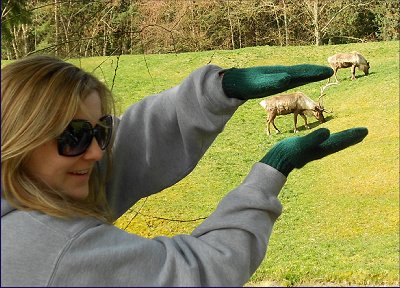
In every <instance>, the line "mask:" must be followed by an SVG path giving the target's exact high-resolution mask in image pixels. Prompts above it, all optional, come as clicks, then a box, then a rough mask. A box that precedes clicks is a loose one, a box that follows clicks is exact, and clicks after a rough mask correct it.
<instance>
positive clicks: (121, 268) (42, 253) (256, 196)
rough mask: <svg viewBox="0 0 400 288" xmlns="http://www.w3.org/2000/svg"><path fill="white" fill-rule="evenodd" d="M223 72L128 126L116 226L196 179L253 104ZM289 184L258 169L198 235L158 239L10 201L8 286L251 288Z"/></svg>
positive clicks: (178, 92) (4, 271)
mask: <svg viewBox="0 0 400 288" xmlns="http://www.w3.org/2000/svg"><path fill="white" fill-rule="evenodd" d="M219 71H221V68H219V67H217V66H213V65H207V66H205V67H202V68H200V69H198V70H196V71H194V72H193V73H192V74H191V75H190V76H189V77H188V78H186V79H185V80H184V81H183V82H182V83H181V84H180V85H178V86H176V87H174V88H172V89H169V90H166V91H163V92H161V93H159V94H157V95H152V96H149V97H146V98H145V99H143V100H142V101H140V102H138V103H136V104H134V105H132V106H131V107H129V108H128V109H127V111H126V112H125V113H124V115H123V116H122V117H121V119H120V121H119V125H118V128H117V129H116V138H115V142H114V143H113V167H112V173H113V174H112V178H111V180H110V182H109V183H108V185H107V195H108V199H109V203H110V205H111V207H112V209H113V212H114V216H115V219H117V218H118V217H119V216H121V215H122V214H123V213H125V212H126V211H127V210H128V209H129V208H130V207H131V206H132V205H133V204H135V203H136V202H137V201H138V200H139V199H141V198H143V197H146V196H149V195H152V194H154V193H157V192H160V191H161V190H163V189H165V188H166V187H169V186H171V185H173V184H175V183H176V182H178V181H179V180H181V179H182V178H183V177H185V176H186V175H187V174H189V173H190V172H191V171H192V170H193V169H194V167H195V166H196V164H197V163H198V161H199V160H200V159H201V157H202V156H203V155H204V153H205V152H206V150H207V149H208V148H209V147H210V145H211V144H212V142H213V141H214V139H215V138H216V137H217V135H218V134H219V133H220V132H221V131H222V130H223V129H224V126H225V124H226V122H227V121H228V120H229V119H230V117H231V116H232V115H233V113H234V112H235V111H236V109H237V108H238V107H239V106H240V105H241V104H243V102H244V101H241V100H238V99H232V98H228V97H226V96H225V94H224V92H223V90H222V85H221V80H222V79H221V76H219V74H218V72H219ZM285 181H286V177H285V176H284V175H283V174H281V173H280V172H279V171H277V170H275V169H274V168H272V167H270V166H268V165H266V164H263V163H259V162H257V163H256V164H254V166H253V167H252V168H251V171H250V172H249V174H248V176H247V177H246V178H245V179H244V180H243V182H242V184H240V185H239V186H238V187H237V188H236V189H234V190H233V191H231V192H229V193H228V194H227V195H226V196H225V197H224V198H223V199H222V201H221V202H220V203H219V205H218V207H217V208H216V210H215V211H214V212H213V213H212V214H211V215H210V216H209V217H208V218H207V219H206V220H205V221H204V222H203V223H201V224H200V225H199V226H198V227H197V228H196V229H195V230H194V231H193V232H192V233H191V234H190V235H176V236H174V237H163V236H160V237H155V238H152V239H148V238H143V237H140V236H138V235H134V234H131V233H127V232H125V231H123V230H121V229H118V228H117V227H115V226H113V225H111V224H107V223H103V222H101V221H99V220H97V219H94V218H89V217H88V218H74V219H69V220H62V219H59V218H56V217H51V216H48V215H46V214H43V213H40V212H35V211H20V210H16V209H14V208H13V207H11V206H10V205H9V204H8V203H7V201H5V200H4V199H3V198H1V286H30V287H32V286H69V287H71V286H80V287H83V286H89V287H94V286H119V287H121V286H123V287H126V286H242V285H244V284H245V283H246V282H247V281H248V280H249V278H250V276H251V275H252V274H253V273H254V272H255V270H256V269H257V267H258V266H259V265H260V263H261V261H262V260H263V259H264V257H265V253H266V249H267V245H268V240H269V237H270V234H271V231H272V227H273V224H274V222H275V220H276V219H277V217H278V216H279V215H280V213H281V210H282V207H281V204H280V202H279V200H278V199H277V195H278V193H279V191H280V190H281V188H282V187H283V185H284V183H285ZM204 193H205V194H206V193H213V192H212V191H204Z"/></svg>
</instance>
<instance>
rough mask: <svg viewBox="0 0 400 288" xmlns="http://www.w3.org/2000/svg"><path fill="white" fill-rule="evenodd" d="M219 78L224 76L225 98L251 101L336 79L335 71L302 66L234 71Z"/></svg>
mask: <svg viewBox="0 0 400 288" xmlns="http://www.w3.org/2000/svg"><path fill="white" fill-rule="evenodd" d="M220 74H223V78H222V88H223V90H224V92H225V94H226V96H228V97H230V98H238V99H241V100H248V99H255V98H261V97H266V96H269V95H273V94H277V93H281V92H283V91H286V90H289V89H291V88H295V87H298V86H301V85H304V84H307V83H310V82H316V81H320V80H323V79H327V78H329V77H331V76H332V75H333V70H332V69H331V68H330V67H327V66H319V65H311V64H301V65H294V66H259V67H251V68H231V69H225V70H222V71H221V72H220Z"/></svg>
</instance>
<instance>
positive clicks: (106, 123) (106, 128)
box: [94, 115, 112, 150]
mask: <svg viewBox="0 0 400 288" xmlns="http://www.w3.org/2000/svg"><path fill="white" fill-rule="evenodd" d="M111 134H112V117H111V116H109V115H107V116H104V117H103V118H101V119H100V124H97V125H96V128H95V129H94V136H95V137H96V140H97V143H99V146H100V148H101V149H102V150H104V149H106V148H107V146H108V144H109V143H110V139H111Z"/></svg>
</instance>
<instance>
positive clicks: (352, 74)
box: [351, 65, 356, 80]
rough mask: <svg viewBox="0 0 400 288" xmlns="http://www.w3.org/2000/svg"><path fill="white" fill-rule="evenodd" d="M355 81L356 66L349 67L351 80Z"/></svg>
mask: <svg viewBox="0 0 400 288" xmlns="http://www.w3.org/2000/svg"><path fill="white" fill-rule="evenodd" d="M355 79H356V65H352V66H351V80H355Z"/></svg>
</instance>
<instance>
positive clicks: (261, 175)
mask: <svg viewBox="0 0 400 288" xmlns="http://www.w3.org/2000/svg"><path fill="white" fill-rule="evenodd" d="M286 181H287V177H286V176H285V175H283V174H282V173H281V172H279V171H278V170H276V169H275V168H273V167H271V166H269V165H267V164H264V163H261V162H257V163H255V164H254V165H253V167H252V168H251V170H250V173H249V174H248V175H247V177H246V178H245V179H244V181H243V184H244V185H248V186H252V187H255V188H256V189H257V190H260V191H263V192H264V193H266V194H271V195H273V196H278V194H279V192H280V191H281V189H282V187H283V185H284V184H285V183H286Z"/></svg>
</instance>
